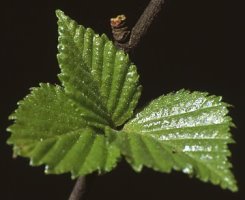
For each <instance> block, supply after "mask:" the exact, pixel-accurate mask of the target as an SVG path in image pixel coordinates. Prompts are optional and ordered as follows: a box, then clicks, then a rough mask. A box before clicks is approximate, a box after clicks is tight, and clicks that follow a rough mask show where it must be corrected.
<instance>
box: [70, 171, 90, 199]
mask: <svg viewBox="0 0 245 200" xmlns="http://www.w3.org/2000/svg"><path fill="white" fill-rule="evenodd" d="M85 187H86V177H85V176H80V177H79V178H78V179H77V181H76V184H75V186H74V188H73V190H72V192H71V195H70V197H69V200H81V199H82V197H83V194H84V192H85Z"/></svg>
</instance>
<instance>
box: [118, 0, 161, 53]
mask: <svg viewBox="0 0 245 200" xmlns="http://www.w3.org/2000/svg"><path fill="white" fill-rule="evenodd" d="M164 3H165V0H151V1H150V3H149V4H148V6H147V7H146V9H145V10H144V12H143V13H142V15H141V16H140V18H139V20H138V21H137V23H136V24H135V26H134V27H133V28H132V30H131V33H130V37H129V41H128V42H126V43H121V42H120V41H117V40H116V38H114V39H115V44H116V45H117V46H118V47H119V48H121V49H123V50H125V51H127V52H129V51H130V50H132V49H134V48H135V47H136V46H137V45H138V44H139V42H140V40H141V39H142V37H143V36H144V35H145V34H146V33H147V31H148V29H149V27H150V25H151V24H152V22H153V20H154V19H155V18H156V16H157V15H158V14H159V12H160V11H161V9H162V7H163V4H164Z"/></svg>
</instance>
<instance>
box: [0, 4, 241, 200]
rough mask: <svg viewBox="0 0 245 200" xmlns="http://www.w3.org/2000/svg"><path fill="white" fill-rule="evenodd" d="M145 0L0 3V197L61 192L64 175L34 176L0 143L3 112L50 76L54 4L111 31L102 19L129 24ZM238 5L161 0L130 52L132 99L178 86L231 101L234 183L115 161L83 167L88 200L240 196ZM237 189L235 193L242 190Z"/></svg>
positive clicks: (54, 69)
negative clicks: (120, 17)
mask: <svg viewBox="0 0 245 200" xmlns="http://www.w3.org/2000/svg"><path fill="white" fill-rule="evenodd" d="M148 2H149V1H146V0H133V1H129V0H127V1H126V0H122V1H115V0H111V1H105V0H104V1H99V0H93V1H92V0H69V1H65V0H60V1H58V0H57V1H54V0H52V1H48V0H40V1H24V0H23V1H19V0H15V1H14V0H9V1H8V2H5V3H3V2H2V3H1V15H2V14H3V16H1V21H0V27H1V28H0V30H1V34H3V36H1V54H0V55H1V63H0V64H1V67H0V69H1V71H0V75H1V78H0V81H1V83H0V87H1V88H0V117H1V120H0V128H1V134H0V143H1V144H0V199H11V200H12V199H25V200H31V199H35V200H39V199H40V200H41V199H42V200H43V199H58V200H63V199H67V197H68V196H69V193H70V191H71V189H72V187H73V184H74V181H72V180H71V179H70V175H69V174H65V175H59V176H55V175H44V173H43V169H44V168H43V167H35V168H33V167H30V166H29V165H28V160H27V159H23V158H17V159H12V157H11V155H12V150H11V147H10V146H7V145H6V144H5V141H6V139H7V137H8V133H7V132H6V131H5V129H6V127H7V126H8V125H10V124H11V122H10V121H8V120H7V117H8V115H9V114H10V113H11V112H12V111H13V110H14V109H15V108H16V102H17V101H18V100H20V99H22V98H23V97H24V96H25V95H26V94H27V93H28V92H29V88H30V87H33V86H37V85H38V83H39V82H50V83H58V79H57V77H56V74H57V73H58V72H59V68H58V64H57V60H56V52H57V49H56V46H57V25H56V17H55V12H54V11H55V9H57V8H59V9H62V10H63V11H65V13H66V14H67V15H69V16H70V17H72V18H74V19H76V20H77V21H78V22H79V23H81V24H83V25H84V26H90V27H92V28H93V29H94V30H95V31H96V32H99V33H102V32H105V33H106V34H108V35H109V36H110V37H111V33H110V27H109V19H110V17H114V16H115V15H117V14H121V13H124V14H126V15H127V16H128V19H129V24H131V25H133V24H134V23H135V21H136V20H137V17H138V16H139V15H140V13H141V12H142V11H143V10H144V8H145V6H146V5H147V3H148ZM243 12H244V8H243V7H242V6H241V5H239V4H238V2H237V1H226V0H213V1H202V0H168V1H167V3H166V5H165V8H164V9H163V11H162V12H161V14H160V16H159V17H158V18H157V20H156V21H155V22H154V24H153V25H152V27H151V29H150V31H149V32H148V34H147V35H146V36H145V37H144V39H143V40H142V41H141V43H140V45H139V46H138V47H137V48H136V49H135V50H134V52H133V53H132V56H131V58H132V60H133V61H134V62H135V63H136V64H137V66H138V70H139V73H140V75H141V83H142V85H143V87H144V90H143V94H142V98H141V100H140V103H139V106H143V105H144V104H146V103H147V102H149V101H150V100H152V99H153V98H156V97H158V96H159V95H161V94H166V93H168V92H170V91H176V90H179V89H181V88H186V89H190V90H201V91H208V92H210V93H212V94H216V95H222V96H223V97H224V101H226V102H229V103H230V104H233V105H234V108H232V110H231V116H232V117H233V119H234V122H235V124H236V125H237V129H233V130H232V133H233V135H234V138H235V140H236V142H237V144H235V145H231V146H230V148H231V150H232V153H233V155H232V158H231V162H232V163H233V165H234V168H233V171H234V174H235V176H236V178H237V180H238V185H239V188H240V191H239V192H238V193H231V192H230V191H228V190H222V189H220V188H219V187H217V186H213V185H211V184H208V183H203V182H201V181H199V180H197V179H190V178H188V177H187V176H186V175H183V174H182V173H177V172H173V173H171V174H161V173H157V172H154V171H152V170H150V169H144V170H143V172H142V173H140V174H137V173H135V172H133V170H132V169H131V168H130V167H129V166H128V165H127V164H126V163H125V162H124V161H123V162H121V163H120V164H119V166H118V167H117V168H116V169H115V170H114V171H112V172H111V173H108V174H105V175H103V176H97V175H96V174H92V175H90V176H88V178H87V181H88V185H87V194H86V197H87V199H88V200H93V199H107V200H117V199H118V200H123V199H141V200H146V199H180V198H181V199H188V200H194V199H199V200H201V199H223V200H226V199H227V200H233V199H235V200H239V199H245V195H244V189H245V176H244V169H245V166H244V160H245V159H244V150H245V149H244V146H245V137H244V134H245V126H244V124H245V122H244V114H245V94H244V93H245V89H244V88H245V81H244V79H245V76H244V75H245V73H244V72H243V68H244V67H245V65H244V62H243V61H242V60H243V58H242V56H243V57H244V41H243V37H244V36H245V34H243V33H242V28H243V26H244V19H245V17H244V15H243ZM243 195H244V196H243Z"/></svg>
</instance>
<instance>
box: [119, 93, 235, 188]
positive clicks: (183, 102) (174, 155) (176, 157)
mask: <svg viewBox="0 0 245 200" xmlns="http://www.w3.org/2000/svg"><path fill="white" fill-rule="evenodd" d="M227 112H228V110H227V104H225V103H223V102H221V98H220V97H216V96H208V95H207V93H201V92H193V93H190V92H188V91H184V90H181V91H179V92H177V93H171V94H169V95H166V96H161V97H160V98H158V99H156V100H154V101H153V102H152V103H150V105H148V106H147V107H146V108H145V109H144V110H143V111H141V112H140V113H138V114H137V115H136V117H135V118H134V119H132V120H131V121H130V122H128V123H127V124H126V125H125V127H124V130H123V131H124V132H123V134H120V139H119V140H118V141H119V142H118V144H119V147H120V148H121V151H122V153H123V154H124V155H125V156H126V158H127V160H128V162H129V163H130V164H131V165H132V167H133V168H134V169H135V170H136V171H140V170H141V168H142V166H144V165H145V166H147V167H151V168H153V169H155V170H158V171H162V172H170V171H171V170H172V169H175V170H181V171H183V172H184V173H187V174H189V175H191V176H192V175H194V176H196V177H198V178H199V179H201V180H203V181H211V182H212V183H213V184H219V185H221V187H222V188H229V189H230V190H232V191H236V190H237V187H236V182H235V180H234V177H233V175H232V173H231V171H230V167H231V164H230V163H229V161H228V160H227V157H228V156H229V155H230V151H229V150H228V148H227V144H228V143H231V142H232V140H231V139H230V138H231V137H230V133H229V130H230V126H232V122H231V118H230V117H229V116H226V115H227Z"/></svg>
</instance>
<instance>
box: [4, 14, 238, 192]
mask: <svg viewBox="0 0 245 200" xmlns="http://www.w3.org/2000/svg"><path fill="white" fill-rule="evenodd" d="M56 14H57V17H58V19H59V20H58V29H59V39H58V41H59V45H58V51H59V53H58V55H57V58H58V62H59V66H60V68H61V73H60V74H59V75H58V77H59V79H60V81H61V84H62V86H58V85H51V84H40V87H37V88H33V89H32V91H31V94H29V95H27V97H26V98H25V99H24V100H22V101H20V102H19V104H18V105H19V107H18V109H17V110H16V111H15V112H14V113H13V114H12V115H11V116H10V119H12V120H14V124H13V125H11V126H10V127H9V128H8V131H10V132H11V136H10V138H9V140H8V144H11V145H13V151H14V154H15V155H20V156H24V157H28V158H30V160H31V162H30V163H31V165H33V166H38V165H42V164H45V165H46V168H45V172H47V173H52V174H60V173H65V172H71V174H72V176H73V177H74V178H75V177H78V176H81V175H86V174H89V173H92V172H93V171H98V172H100V173H104V172H108V171H111V170H112V169H113V168H114V167H115V166H116V164H117V161H118V160H119V159H120V158H121V155H124V156H125V157H126V159H127V161H128V162H129V163H130V165H132V167H133V169H135V170H136V171H140V170H141V169H142V167H143V166H146V167H150V168H153V169H154V170H157V171H161V172H167V173H168V172H170V171H171V170H172V169H175V170H181V171H183V172H184V173H186V174H189V175H190V176H196V177H197V178H199V179H200V180H202V181H210V182H212V183H213V184H219V185H220V186H221V187H222V188H228V189H230V190H232V191H236V190H237V186H236V181H235V179H234V177H233V175H232V173H231V171H230V168H231V164H230V163H229V161H228V160H227V157H229V156H230V151H229V150H228V147H227V145H228V144H229V143H232V142H233V141H232V139H231V136H230V132H229V131H230V126H232V125H233V124H232V122H231V118H230V117H229V116H227V113H228V110H227V107H228V105H227V104H225V103H223V102H221V98H220V97H216V96H208V94H207V93H201V92H192V93H190V92H189V91H185V90H181V91H179V92H177V93H171V94H168V95H166V96H161V97H159V98H158V99H156V100H154V101H152V102H151V103H150V104H149V105H148V106H146V107H145V108H144V109H143V110H142V111H141V112H139V113H138V114H137V115H136V116H135V118H133V119H131V120H130V121H129V122H127V123H126V124H125V126H124V128H123V129H122V130H121V131H117V130H115V129H116V128H117V127H119V126H121V125H123V124H124V123H125V122H126V121H127V120H129V119H130V118H131V117H132V116H133V114H134V113H133V111H134V109H135V107H136V105H137V102H138V99H139V97H140V94H141V86H140V85H139V75H138V74H137V70H136V66H135V65H134V64H132V63H131V61H130V60H129V58H128V55H127V54H125V53H124V52H123V51H121V50H118V49H117V48H116V47H115V46H114V44H113V43H112V42H111V41H109V39H108V38H107V36H106V35H104V34H102V35H101V36H99V35H98V34H95V33H94V31H93V30H92V29H90V28H87V29H86V28H84V27H83V26H81V25H78V24H77V23H76V22H75V21H74V20H72V19H70V18H69V17H68V16H66V15H64V13H63V12H62V11H57V12H56Z"/></svg>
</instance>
